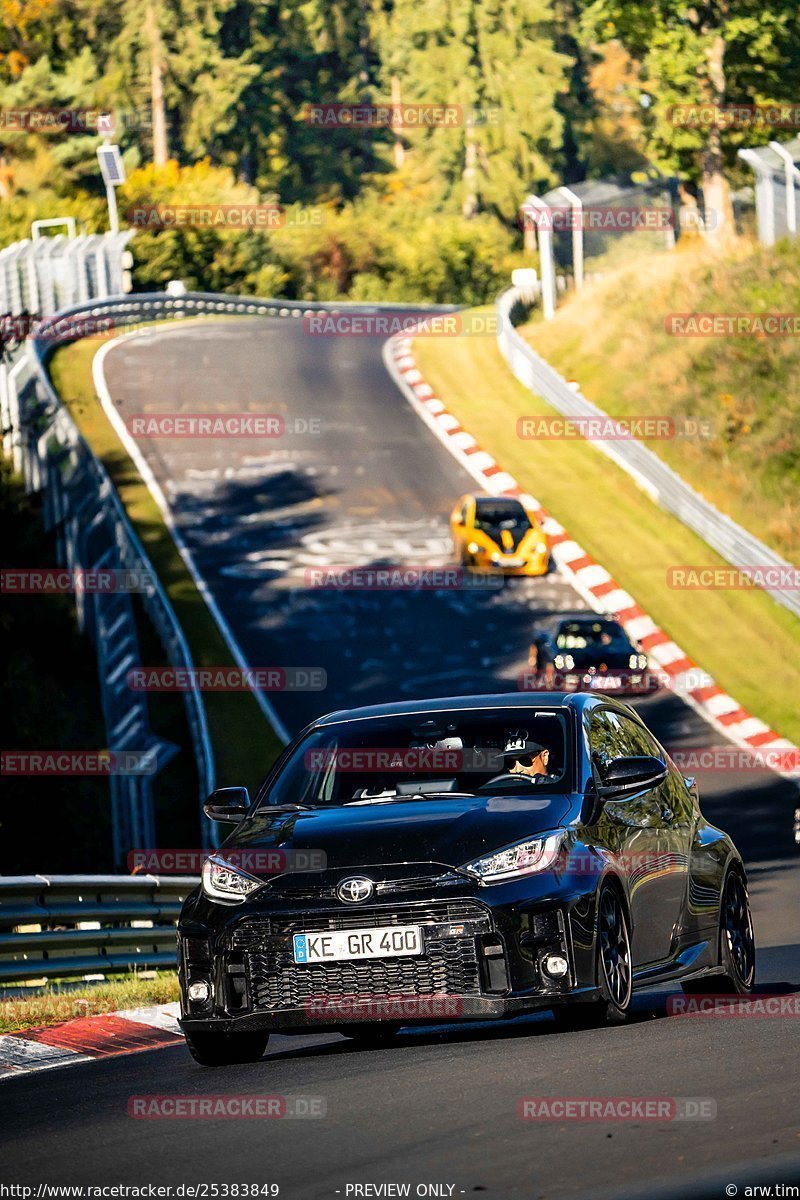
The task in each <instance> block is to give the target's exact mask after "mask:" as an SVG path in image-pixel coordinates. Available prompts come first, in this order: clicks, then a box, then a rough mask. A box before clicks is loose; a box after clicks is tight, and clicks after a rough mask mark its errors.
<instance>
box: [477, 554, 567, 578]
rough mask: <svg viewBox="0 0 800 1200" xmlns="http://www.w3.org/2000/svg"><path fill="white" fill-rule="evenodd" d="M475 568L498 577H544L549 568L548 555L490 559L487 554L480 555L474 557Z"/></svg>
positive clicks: (510, 556)
mask: <svg viewBox="0 0 800 1200" xmlns="http://www.w3.org/2000/svg"><path fill="white" fill-rule="evenodd" d="M475 567H476V568H477V569H478V570H481V571H495V572H496V573H497V574H498V575H546V574H547V572H548V570H549V567H550V555H549V553H548V554H537V555H533V556H527V555H526V556H517V555H509V556H508V557H503V556H502V555H501V556H500V557H499V558H497V559H492V557H491V556H490V555H489V554H480V555H476V556H475Z"/></svg>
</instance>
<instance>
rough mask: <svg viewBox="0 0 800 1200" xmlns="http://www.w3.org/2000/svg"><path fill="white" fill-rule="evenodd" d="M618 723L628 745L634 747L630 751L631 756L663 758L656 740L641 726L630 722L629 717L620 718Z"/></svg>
mask: <svg viewBox="0 0 800 1200" xmlns="http://www.w3.org/2000/svg"><path fill="white" fill-rule="evenodd" d="M620 722H621V724H622V727H623V729H624V730H625V735H626V737H627V739H628V741H629V743H630V745H631V746H633V747H634V749H633V750H631V753H632V754H648V755H650V756H652V757H653V758H663V757H664V755H663V753H662V750H661V747H660V746H659V744H658V742H657V741H656V739H655V738H654V737H652V735H651V734H650V733H648V731H647V730H646V729H643V728H642V726H641V725H637V724H636V722H635V721H631V719H630V717H620Z"/></svg>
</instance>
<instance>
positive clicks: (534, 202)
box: [524, 195, 556, 321]
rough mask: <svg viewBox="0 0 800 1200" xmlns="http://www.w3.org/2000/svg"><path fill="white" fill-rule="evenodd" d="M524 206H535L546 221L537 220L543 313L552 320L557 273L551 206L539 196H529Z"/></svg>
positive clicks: (554, 308)
mask: <svg viewBox="0 0 800 1200" xmlns="http://www.w3.org/2000/svg"><path fill="white" fill-rule="evenodd" d="M524 207H525V208H526V209H529V208H535V209H536V210H537V212H540V213H543V214H544V217H545V219H544V221H543V222H542V223H541V224H539V222H538V221H537V222H535V226H536V234H537V237H538V241H539V268H540V273H541V276H542V313H543V315H544V319H545V321H552V319H553V317H554V315H555V310H556V274H555V263H554V262H553V231H552V229H551V228H550V227H549V224H548V222H549V217H548V216H547V214H549V212H550V208H549V206H548V205H547V204H545V202H544V200H541V199H540V198H539V197H538V196H533V195H531V196H528V198H527V200H526V201H525V205H524Z"/></svg>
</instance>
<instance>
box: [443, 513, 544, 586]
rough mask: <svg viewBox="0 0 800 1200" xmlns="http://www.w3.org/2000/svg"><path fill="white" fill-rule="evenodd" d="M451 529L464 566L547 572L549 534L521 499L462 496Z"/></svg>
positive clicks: (514, 572) (522, 572) (509, 572)
mask: <svg viewBox="0 0 800 1200" xmlns="http://www.w3.org/2000/svg"><path fill="white" fill-rule="evenodd" d="M450 530H451V533H452V535H453V541H454V542H455V546H456V554H457V555H458V556H459V558H460V560H461V563H462V565H463V566H465V567H476V568H478V569H479V570H482V571H502V573H503V574H504V575H545V574H547V569H548V567H549V565H550V547H549V546H548V544H547V535H546V534H545V533H544V532H543V530H542V529H541V527H540V526H539V524H538V523H537V521H536V518H535V517H534V515H533V513H532V512H531V511H530V510H529V509H526V508H525V506H524V505H523V504H522V503H521V502H520V501H519V500H513V499H511V498H509V497H505V496H474V495H469V496H462V497H461V499H460V500H459V502H458V504H457V505H456V507H455V508H454V509H453V511H452V513H451V514H450Z"/></svg>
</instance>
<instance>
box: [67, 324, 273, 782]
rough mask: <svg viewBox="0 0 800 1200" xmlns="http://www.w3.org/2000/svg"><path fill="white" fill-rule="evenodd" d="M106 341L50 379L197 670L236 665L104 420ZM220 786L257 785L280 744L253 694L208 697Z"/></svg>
mask: <svg viewBox="0 0 800 1200" xmlns="http://www.w3.org/2000/svg"><path fill="white" fill-rule="evenodd" d="M100 344H102V342H101V340H99V339H97V338H85V339H83V340H81V341H78V342H74V343H73V344H72V345H70V346H65V347H62V348H61V349H59V350H57V351H56V352H55V354H54V355H53V357H52V359H51V360H50V363H49V369H50V374H51V377H52V380H53V383H54V385H55V387H56V389H57V391H58V393H59V395H60V396H61V398H62V400H63V401H64V403H65V405H66V406H67V408H68V409H69V411H70V413H71V414H72V417H73V418H74V420H75V422H76V423H77V425H78V427H79V428H80V430H81V433H82V434H83V436H84V437H85V438H86V440H87V442H88V443H89V445H90V446H91V448H92V450H93V452H94V453H95V454H96V455H97V457H98V458H99V459H100V460H101V461H102V462H103V464H104V465H105V467H106V469H107V470H108V472H109V475H110V476H111V479H112V480H113V482H114V485H115V487H116V489H117V491H118V493H119V495H120V498H121V500H122V502H123V504H124V505H125V509H126V511H127V513H128V516H129V517H130V519H131V521H132V523H133V525H134V527H135V529H136V532H137V534H138V535H139V537H140V539H141V541H142V544H143V546H144V548H145V550H146V552H147V554H148V555H149V558H150V561H151V563H152V565H153V567H154V569H155V571H156V573H157V574H158V576H159V578H160V579H161V581H162V583H163V584H164V586H165V588H166V590H167V593H168V595H169V598H170V601H171V602H172V606H173V608H174V610H175V613H176V615H177V617H178V620H179V622H180V624H181V626H182V628H183V631H184V633H185V635H186V638H187V641H188V643H189V648H190V650H191V653H192V658H193V660H194V664H195V666H196V667H204V666H223V667H226V666H235V663H234V661H233V658H232V656H231V652H230V650H229V649H228V646H227V644H226V642H225V639H224V638H223V637H222V634H221V633H220V631H219V629H218V627H217V624H216V622H215V620H214V618H213V616H212V615H211V613H210V612H209V610H208V608H207V606H206V603H205V601H204V600H203V597H202V595H201V594H200V592H199V591H198V590H197V587H196V585H195V583H194V581H193V579H192V577H191V575H190V573H189V571H188V569H187V567H186V564H185V563H184V561H183V559H182V558H181V556H180V554H179V553H178V550H177V548H176V546H175V543H174V541H173V540H172V535H171V534H170V532H169V530H168V528H167V526H166V525H165V524H164V520H163V518H162V515H161V511H160V510H159V508H158V505H157V504H156V502H155V501H154V500H153V498H152V496H151V495H150V492H149V491H148V489H147V486H146V485H145V484H144V482H143V481H142V479H141V477H140V475H139V473H138V471H137V470H136V467H135V465H134V463H133V462H132V460H131V459H130V457H129V456H128V454H127V453H126V451H125V450H124V448H123V447H122V445H121V443H120V441H119V438H118V437H117V434H116V433H115V431H114V429H113V427H112V426H111V424H110V422H109V421H108V418H107V417H106V415H105V413H104V411H103V408H102V405H101V404H100V401H99V399H98V398H97V396H96V394H95V390H94V384H93V382H92V359H93V358H94V355H95V353H96V352H97V350H98V349H99V346H100ZM205 705H206V712H207V715H208V725H209V734H210V737H211V743H212V746H213V750H214V758H215V763H216V773H217V785H218V786H219V787H225V786H227V785H231V784H244V785H245V786H248V787H250V788H254V787H256V786H257V785H258V784H259V783H260V781H261V779H262V778H263V777H264V775H265V773H266V771H267V769H268V768H269V766H270V765H271V764H272V762H273V761H274V759H275V757H276V755H277V754H278V752H279V750H280V748H281V743H280V741H279V739H278V737H277V736H276V734H275V732H274V731H273V729H272V728H271V726H270V725H269V723H268V722H267V721H266V720H265V718H264V715H263V713H262V711H261V709H260V708H259V706H258V704H257V702H256V700H255V697H254V696H253V695H252V693H250V692H208V693H206V694H205Z"/></svg>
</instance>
